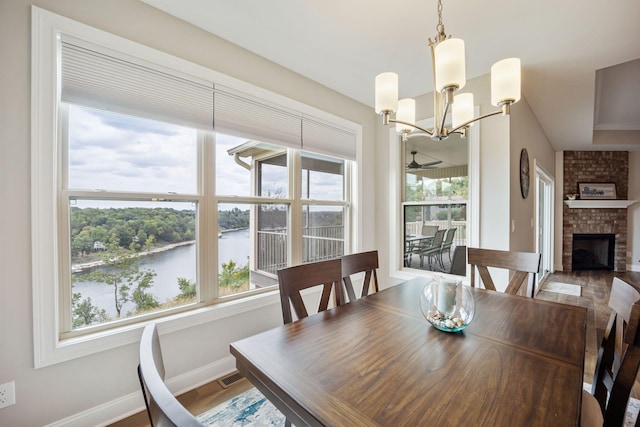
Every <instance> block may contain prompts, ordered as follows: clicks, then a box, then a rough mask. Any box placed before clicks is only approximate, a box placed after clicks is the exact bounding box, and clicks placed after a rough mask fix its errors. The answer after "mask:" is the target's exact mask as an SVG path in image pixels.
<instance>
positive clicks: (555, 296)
mask: <svg viewBox="0 0 640 427" xmlns="http://www.w3.org/2000/svg"><path fill="white" fill-rule="evenodd" d="M613 277H620V278H621V279H623V280H625V281H627V282H629V283H631V284H633V285H635V286H636V287H637V288H639V289H640V273H635V272H624V273H616V272H612V271H574V272H567V273H565V272H556V273H553V274H551V275H550V276H549V278H548V280H549V281H554V282H561V283H569V284H574V285H579V286H580V287H581V291H582V292H581V296H579V297H578V296H571V295H565V294H559V293H555V292H546V291H544V290H542V291H540V292H539V293H538V294H537V295H536V298H539V299H544V300H548V301H557V302H560V303H563V304H570V305H577V306H581V307H586V308H587V312H588V325H587V348H586V354H585V372H584V381H586V382H591V379H592V376H593V372H594V370H595V363H596V359H597V356H598V353H597V352H598V343H599V342H600V339H601V338H602V334H603V331H604V328H605V327H606V325H607V321H608V320H609V314H610V311H609V308H608V307H607V301H608V300H609V291H610V289H611V281H612V280H613ZM543 287H544V286H543ZM541 321H544V319H541ZM249 388H251V384H250V383H249V382H248V381H247V380H246V379H242V380H240V381H238V382H237V383H235V385H233V386H232V387H230V388H228V389H223V388H222V387H221V386H220V385H219V384H218V382H217V381H213V382H211V383H208V384H205V385H203V386H201V387H198V388H197V389H195V390H192V391H190V392H187V393H185V394H183V395H181V396H179V397H178V400H180V402H182V404H183V405H185V407H186V408H187V409H188V410H189V411H190V412H191V413H193V414H200V413H202V412H204V411H206V410H207V409H210V408H212V407H214V406H216V405H218V404H220V403H222V402H224V401H226V400H228V399H231V398H232V397H234V396H236V395H238V394H240V393H242V392H244V391H245V390H248V389H249ZM632 396H633V397H635V398H639V399H640V383H639V382H638V381H637V380H636V385H635V387H634V389H633V392H632ZM145 426H149V421H148V419H147V414H146V412H141V413H138V414H136V415H133V416H131V417H129V418H125V419H124V420H122V421H119V422H117V423H115V424H112V425H111V427H145Z"/></svg>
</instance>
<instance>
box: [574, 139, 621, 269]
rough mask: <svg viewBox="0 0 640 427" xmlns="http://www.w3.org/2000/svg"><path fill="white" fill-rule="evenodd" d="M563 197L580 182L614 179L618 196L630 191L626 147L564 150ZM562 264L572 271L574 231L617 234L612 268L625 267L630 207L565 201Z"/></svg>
mask: <svg viewBox="0 0 640 427" xmlns="http://www.w3.org/2000/svg"><path fill="white" fill-rule="evenodd" d="M563 169H564V184H563V198H565V199H566V195H567V194H575V193H577V192H578V183H579V182H613V183H615V184H616V192H617V198H618V199H622V200H626V199H627V194H628V176H629V154H628V152H626V151H565V152H564V167H563ZM562 212H563V215H562V268H563V270H564V271H572V270H574V268H573V265H572V263H573V261H572V258H573V256H574V248H573V242H574V234H577V235H589V234H602V235H614V236H615V244H614V251H613V270H615V271H625V270H626V253H627V209H626V208H600V207H589V208H579V209H576V208H570V207H569V206H567V204H565V203H563V210H562Z"/></svg>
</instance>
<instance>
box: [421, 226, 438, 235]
mask: <svg viewBox="0 0 640 427" xmlns="http://www.w3.org/2000/svg"><path fill="white" fill-rule="evenodd" d="M439 228H440V226H439V225H423V226H422V229H421V230H420V234H422V235H423V236H428V237H431V236H435V234H436V231H438V229H439Z"/></svg>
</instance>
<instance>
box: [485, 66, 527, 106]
mask: <svg viewBox="0 0 640 427" xmlns="http://www.w3.org/2000/svg"><path fill="white" fill-rule="evenodd" d="M505 101H510V102H512V103H514V104H515V103H516V102H518V101H520V59H518V58H507V59H503V60H502V61H498V62H496V63H495V64H493V66H492V67H491V103H492V104H493V105H495V106H499V105H500V104H501V103H504V102H505Z"/></svg>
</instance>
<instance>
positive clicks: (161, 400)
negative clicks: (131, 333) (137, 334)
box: [138, 323, 204, 427]
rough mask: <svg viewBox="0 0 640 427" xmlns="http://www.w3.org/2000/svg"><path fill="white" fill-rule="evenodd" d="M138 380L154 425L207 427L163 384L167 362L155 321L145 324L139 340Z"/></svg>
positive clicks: (153, 426)
mask: <svg viewBox="0 0 640 427" xmlns="http://www.w3.org/2000/svg"><path fill="white" fill-rule="evenodd" d="M139 352H140V355H139V364H138V379H139V380H140V388H141V389H142V396H143V397H144V403H145V406H146V408H147V415H148V416H149V423H150V424H151V427H159V426H181V427H182V426H185V427H191V426H194V427H195V426H198V427H201V426H204V424H202V423H200V422H199V421H198V420H197V419H196V417H194V416H193V415H192V414H191V413H190V412H189V411H187V409H186V408H185V407H184V406H182V404H181V403H180V402H179V401H178V399H176V398H175V396H174V395H173V394H171V391H169V389H168V388H167V386H166V385H165V383H164V374H165V371H164V362H163V360H162V350H161V348H160V339H159V338H158V329H157V327H156V324H155V323H152V324H149V325H147V326H145V328H144V330H143V331H142V338H141V339H140V350H139Z"/></svg>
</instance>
